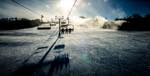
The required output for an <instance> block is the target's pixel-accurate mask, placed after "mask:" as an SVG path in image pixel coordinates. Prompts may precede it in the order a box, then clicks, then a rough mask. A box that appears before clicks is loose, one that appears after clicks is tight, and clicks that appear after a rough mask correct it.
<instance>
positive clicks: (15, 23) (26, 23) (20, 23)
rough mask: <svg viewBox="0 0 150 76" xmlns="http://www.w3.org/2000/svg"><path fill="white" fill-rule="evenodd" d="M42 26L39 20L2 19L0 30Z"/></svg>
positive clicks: (0, 20)
mask: <svg viewBox="0 0 150 76" xmlns="http://www.w3.org/2000/svg"><path fill="white" fill-rule="evenodd" d="M40 24H41V22H40V20H39V19H35V20H29V19H26V18H17V17H16V18H1V19H0V30H14V29H24V28H31V27H35V26H39V25H40Z"/></svg>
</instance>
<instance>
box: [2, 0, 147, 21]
mask: <svg viewBox="0 0 150 76" xmlns="http://www.w3.org/2000/svg"><path fill="white" fill-rule="evenodd" d="M16 1H17V2H19V3H21V4H23V5H24V6H26V7H27V8H29V9H31V10H33V11H34V12H31V11H29V10H27V9H25V8H23V7H21V6H20V5H18V4H16V3H14V2H12V1H11V0H0V17H26V18H31V19H34V18H39V17H40V16H39V15H38V14H43V15H44V16H45V17H47V18H50V17H52V16H55V15H59V16H66V15H67V14H68V11H69V9H70V8H69V7H66V6H67V5H68V6H69V5H70V7H71V4H72V3H71V4H64V5H62V4H60V3H61V2H62V1H63V0H16ZM64 1H66V0H64ZM73 1H74V0H72V2H73ZM67 2H71V1H69V0H68V1H67ZM63 3H64V2H63ZM64 7H66V9H65V8H64ZM35 12H37V13H38V14H37V13H35ZM134 13H139V14H141V15H144V14H147V13H150V1H149V0H78V2H77V4H76V6H75V8H74V9H73V12H72V14H71V16H87V17H95V16H102V17H105V18H107V19H114V18H117V17H125V16H129V15H132V14H134Z"/></svg>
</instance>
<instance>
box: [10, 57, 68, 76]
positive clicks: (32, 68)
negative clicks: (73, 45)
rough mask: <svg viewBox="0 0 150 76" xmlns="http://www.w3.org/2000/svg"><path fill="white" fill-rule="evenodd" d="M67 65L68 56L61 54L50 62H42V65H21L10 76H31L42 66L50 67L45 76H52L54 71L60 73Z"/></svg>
mask: <svg viewBox="0 0 150 76" xmlns="http://www.w3.org/2000/svg"><path fill="white" fill-rule="evenodd" d="M68 65H69V55H68V54H62V55H58V56H55V58H54V59H53V60H51V61H44V62H42V63H37V64H26V65H23V66H22V67H20V68H19V69H18V70H16V71H15V72H14V74H13V75H12V76H33V74H34V72H36V71H37V70H40V68H42V67H44V66H50V68H49V71H48V75H47V76H52V75H53V72H54V71H55V72H57V71H60V70H62V69H63V67H66V68H67V66H68ZM41 73H42V72H41Z"/></svg>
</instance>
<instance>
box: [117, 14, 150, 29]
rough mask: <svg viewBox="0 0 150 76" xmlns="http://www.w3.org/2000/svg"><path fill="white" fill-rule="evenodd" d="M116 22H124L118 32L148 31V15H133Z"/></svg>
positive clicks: (149, 22)
mask: <svg viewBox="0 0 150 76" xmlns="http://www.w3.org/2000/svg"><path fill="white" fill-rule="evenodd" d="M115 20H116V21H118V20H125V21H126V22H124V23H123V24H122V25H121V26H119V27H118V30H128V31H150V14H146V15H144V16H141V15H139V14H133V15H132V16H129V17H125V18H116V19H115Z"/></svg>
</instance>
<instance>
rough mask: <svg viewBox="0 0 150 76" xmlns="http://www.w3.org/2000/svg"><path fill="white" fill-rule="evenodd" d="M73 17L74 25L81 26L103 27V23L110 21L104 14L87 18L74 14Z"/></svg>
mask: <svg viewBox="0 0 150 76" xmlns="http://www.w3.org/2000/svg"><path fill="white" fill-rule="evenodd" d="M71 19H72V23H73V24H74V25H76V26H80V27H86V28H92V27H102V26H103V24H104V23H105V22H106V21H108V20H107V19H106V18H104V17H102V16H95V17H86V18H80V17H77V16H74V17H72V18H71Z"/></svg>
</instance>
